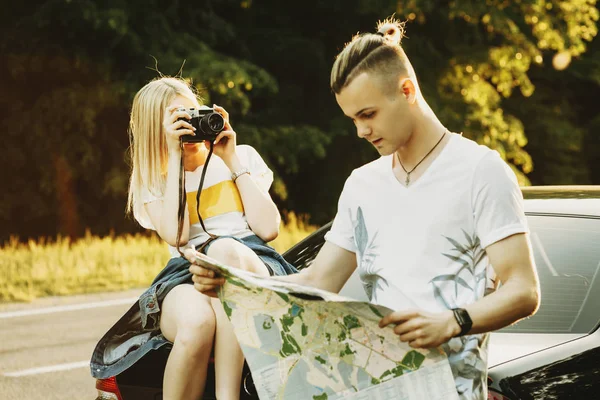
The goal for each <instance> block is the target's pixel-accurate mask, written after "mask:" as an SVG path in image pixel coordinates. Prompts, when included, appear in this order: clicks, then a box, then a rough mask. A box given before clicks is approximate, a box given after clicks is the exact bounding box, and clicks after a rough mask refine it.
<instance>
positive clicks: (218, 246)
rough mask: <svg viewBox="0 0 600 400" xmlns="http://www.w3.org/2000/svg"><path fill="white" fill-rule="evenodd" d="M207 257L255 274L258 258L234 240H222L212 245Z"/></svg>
mask: <svg viewBox="0 0 600 400" xmlns="http://www.w3.org/2000/svg"><path fill="white" fill-rule="evenodd" d="M207 255H208V256H209V257H211V258H214V259H215V260H219V261H220V262H222V263H225V264H227V265H231V266H232V267H236V268H242V269H246V270H250V271H252V272H255V271H254V269H255V268H256V265H255V264H256V263H257V261H260V259H259V258H258V256H257V255H256V254H254V252H253V251H252V250H250V249H249V248H248V247H247V246H245V245H244V244H242V243H240V242H238V241H237V240H235V239H230V238H224V239H219V240H217V241H215V242H214V243H212V244H211V245H210V247H209V248H208V252H207Z"/></svg>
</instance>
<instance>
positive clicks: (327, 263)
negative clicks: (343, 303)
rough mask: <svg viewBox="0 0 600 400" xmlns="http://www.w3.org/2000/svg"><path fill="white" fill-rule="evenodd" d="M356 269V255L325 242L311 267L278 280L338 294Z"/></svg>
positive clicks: (279, 277) (280, 277)
mask: <svg viewBox="0 0 600 400" xmlns="http://www.w3.org/2000/svg"><path fill="white" fill-rule="evenodd" d="M355 269H356V255H355V254H354V253H353V252H351V251H348V250H346V249H344V248H342V247H339V246H337V245H335V244H333V243H331V242H328V241H325V244H324V245H323V247H322V248H321V250H319V254H317V257H316V258H315V260H314V261H313V263H312V264H311V265H310V267H308V268H305V269H303V270H302V271H300V273H298V274H293V275H287V276H278V277H276V279H277V280H281V281H286V282H294V283H299V284H301V285H306V286H312V287H316V288H319V289H323V290H327V291H330V292H334V293H338V292H339V291H340V290H342V287H343V286H344V284H345V283H346V281H347V280H348V279H349V278H350V275H352V273H353V272H354V270H355Z"/></svg>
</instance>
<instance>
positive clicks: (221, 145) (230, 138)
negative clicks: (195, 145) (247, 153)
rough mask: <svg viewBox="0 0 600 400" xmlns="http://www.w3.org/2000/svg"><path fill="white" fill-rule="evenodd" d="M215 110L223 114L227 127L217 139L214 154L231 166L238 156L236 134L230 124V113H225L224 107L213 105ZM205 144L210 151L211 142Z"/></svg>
mask: <svg viewBox="0 0 600 400" xmlns="http://www.w3.org/2000/svg"><path fill="white" fill-rule="evenodd" d="M213 109H214V110H215V112H218V113H219V114H221V115H222V116H223V119H224V120H225V127H224V129H223V131H222V132H221V133H219V134H218V135H217V137H216V139H215V142H214V143H215V145H214V150H213V152H214V154H216V155H218V156H219V157H220V158H221V159H222V160H223V162H225V164H226V165H228V166H229V165H230V164H231V162H232V159H233V158H234V156H235V154H236V153H235V147H236V144H237V143H236V133H235V131H234V130H233V128H232V127H231V123H230V122H229V113H228V112H227V111H225V109H224V108H223V107H219V106H217V105H213ZM204 144H205V146H206V148H208V149H210V142H208V141H206V142H204Z"/></svg>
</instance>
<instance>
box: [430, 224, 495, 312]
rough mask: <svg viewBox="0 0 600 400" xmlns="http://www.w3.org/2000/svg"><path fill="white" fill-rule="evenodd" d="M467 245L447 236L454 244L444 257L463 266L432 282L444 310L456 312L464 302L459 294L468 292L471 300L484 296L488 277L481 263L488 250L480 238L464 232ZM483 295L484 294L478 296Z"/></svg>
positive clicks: (439, 276) (437, 298)
mask: <svg viewBox="0 0 600 400" xmlns="http://www.w3.org/2000/svg"><path fill="white" fill-rule="evenodd" d="M462 232H463V234H464V236H465V239H464V243H460V242H459V241H458V240H455V239H452V238H450V237H447V236H444V237H445V238H446V240H448V241H449V242H450V243H451V244H452V246H453V247H452V252H451V253H449V254H448V253H442V254H443V255H444V256H445V257H447V258H449V259H451V260H452V261H454V262H455V263H457V264H459V265H460V268H459V269H458V271H457V272H456V273H452V274H442V275H438V276H436V277H435V278H433V279H432V280H431V281H430V282H431V284H432V286H433V292H434V296H435V298H436V300H437V301H438V302H439V303H440V304H441V305H443V306H444V307H445V308H447V309H450V308H456V307H458V306H459V305H461V304H463V303H464V302H460V301H458V299H459V298H460V297H464V296H459V293H461V292H463V291H465V290H466V291H468V292H469V296H470V297H471V298H472V299H475V298H479V297H481V296H483V291H484V288H485V279H486V275H487V264H485V263H482V261H483V260H484V258H485V250H484V249H483V248H481V243H480V241H479V238H478V237H477V236H475V235H474V236H472V237H471V236H470V235H469V234H468V233H467V232H465V231H464V230H462ZM479 293H481V294H479Z"/></svg>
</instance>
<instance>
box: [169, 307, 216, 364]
mask: <svg viewBox="0 0 600 400" xmlns="http://www.w3.org/2000/svg"><path fill="white" fill-rule="evenodd" d="M215 330H216V318H215V314H214V312H213V311H212V310H211V312H210V315H202V316H190V318H189V319H187V320H186V321H185V322H184V323H183V324H181V325H180V326H179V327H178V329H177V336H176V337H175V342H176V343H177V345H178V346H183V347H184V348H185V349H186V352H188V353H189V354H194V355H196V354H200V353H204V352H210V351H211V349H212V345H213V341H214V337H215Z"/></svg>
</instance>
